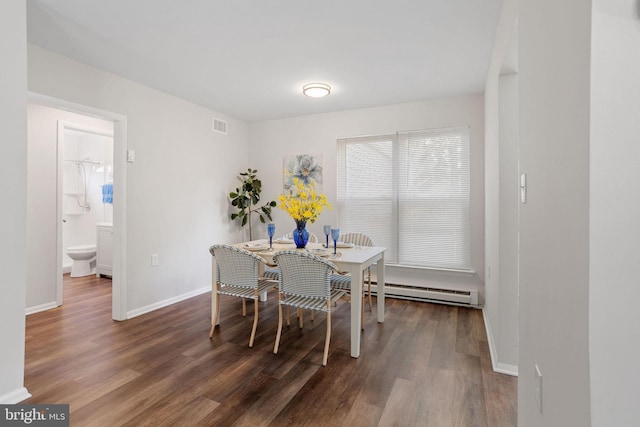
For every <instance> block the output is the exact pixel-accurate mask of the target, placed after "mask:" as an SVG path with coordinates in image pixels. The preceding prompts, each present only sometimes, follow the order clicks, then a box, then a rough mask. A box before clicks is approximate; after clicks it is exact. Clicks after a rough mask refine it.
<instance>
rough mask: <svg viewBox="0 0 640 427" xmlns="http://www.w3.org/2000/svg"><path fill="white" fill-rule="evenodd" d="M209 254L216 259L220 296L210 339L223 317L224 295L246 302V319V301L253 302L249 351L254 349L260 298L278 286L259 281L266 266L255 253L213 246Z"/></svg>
mask: <svg viewBox="0 0 640 427" xmlns="http://www.w3.org/2000/svg"><path fill="white" fill-rule="evenodd" d="M209 252H210V253H211V255H213V256H214V257H216V293H217V294H218V298H217V299H216V306H215V311H214V313H215V314H214V316H213V319H212V325H211V331H210V332H209V338H211V337H213V331H214V329H215V327H216V324H217V323H218V318H219V316H220V295H230V296H233V297H238V298H242V315H243V316H246V315H247V305H246V299H252V300H253V328H252V329H251V338H249V347H253V340H254V338H255V336H256V329H257V327H258V306H259V304H258V302H259V295H260V294H262V293H264V292H266V291H268V290H269V289H271V288H275V287H277V286H278V282H277V280H269V279H265V278H261V277H258V270H259V266H260V264H266V262H265V260H264V259H263V258H262V257H260V256H258V255H256V254H254V253H251V252H249V251H247V250H244V249H241V248H237V247H235V246H231V245H213V246H211V247H210V248H209Z"/></svg>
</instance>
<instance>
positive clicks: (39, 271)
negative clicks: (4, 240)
mask: <svg viewBox="0 0 640 427" xmlns="http://www.w3.org/2000/svg"><path fill="white" fill-rule="evenodd" d="M27 117H28V120H27V124H28V132H27V156H28V162H27V165H28V168H27V254H28V257H27V294H26V307H27V310H29V311H33V310H34V309H36V308H37V307H39V306H49V307H50V306H53V305H55V303H56V267H57V266H56V251H57V248H58V246H57V245H58V244H57V237H56V210H57V207H56V203H57V202H56V170H57V135H58V121H66V122H70V123H75V124H78V125H83V126H87V127H91V128H95V129H101V130H103V131H105V132H113V123H112V122H109V121H106V120H101V119H97V118H93V117H87V116H83V115H79V114H75V113H71V112H68V111H62V110H59V109H55V108H50V107H46V106H43V105H37V104H33V103H29V105H28V108H27ZM65 226H66V225H65Z"/></svg>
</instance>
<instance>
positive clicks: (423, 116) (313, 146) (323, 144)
mask: <svg viewBox="0 0 640 427" xmlns="http://www.w3.org/2000/svg"><path fill="white" fill-rule="evenodd" d="M318 101H319V102H322V100H321V99H320V100H318ZM483 117H484V116H483V96H482V95H481V94H475V95H468V96H460V97H451V98H443V99H434V100H428V101H423V102H415V103H408V104H400V105H390V106H384V107H377V108H367V109H359V110H350V111H341V112H335V113H327V114H317V115H309V116H303V117H294V118H289V119H283V120H271V121H265V122H260V123H253V124H251V125H250V140H251V151H250V154H249V164H250V166H251V167H252V168H254V169H257V170H258V175H259V177H261V178H262V181H263V197H264V198H273V199H275V198H276V197H277V196H278V195H279V194H280V193H281V192H282V187H283V158H284V157H285V156H287V155H295V154H321V155H322V160H323V171H324V173H323V181H324V184H323V190H324V193H325V194H326V195H327V198H328V199H329V201H330V202H332V201H335V200H336V176H337V172H336V139H338V138H343V137H354V136H363V135H380V134H388V133H393V132H396V131H402V130H417V129H430V128H439V127H451V126H465V125H469V126H470V154H471V263H472V266H473V268H474V269H475V270H476V273H477V277H480V278H481V277H483V276H484V255H483V249H484V121H483ZM274 212H275V216H274V220H275V223H276V227H277V231H276V234H277V235H281V234H284V233H286V232H289V231H291V230H293V228H294V222H293V220H291V218H289V217H288V216H287V215H286V213H284V212H283V211H281V210H280V209H278V208H276V209H275V210H274ZM363 214H364V213H363ZM336 218H337V217H336V209H334V210H331V211H326V212H323V214H322V217H321V218H320V219H319V220H318V221H317V222H316V223H314V224H311V225H308V226H307V228H308V229H310V231H312V232H314V233H315V234H316V235H318V236H323V232H322V225H323V224H336V223H337V219H336ZM261 234H262V236H263V237H265V236H266V226H264V225H263V226H258V227H257V228H256V231H254V238H256V236H258V237H259V236H260V235H261ZM407 273H408V272H407ZM387 274H388V276H389V278H391V277H392V276H394V275H401V274H402V271H401V270H398V271H396V272H394V271H393V269H388V272H387ZM418 276H419V277H412V278H411V280H412V281H414V280H416V279H417V280H424V281H425V282H426V283H428V282H429V281H431V282H433V281H437V282H438V283H441V284H442V285H443V286H448V287H455V286H456V285H457V284H459V283H462V282H466V283H467V284H473V285H474V286H477V285H478V282H479V283H480V284H481V283H482V281H481V280H480V279H478V278H477V277H469V276H460V277H459V276H455V278H454V279H451V277H452V276H453V275H446V274H445V275H442V273H432V272H428V271H424V270H421V271H420V274H419V275H418ZM389 280H392V279H388V281H389ZM452 281H453V282H455V283H453V284H452V283H451V282H452ZM480 287H481V286H480Z"/></svg>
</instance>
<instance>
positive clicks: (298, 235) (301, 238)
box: [291, 220, 309, 249]
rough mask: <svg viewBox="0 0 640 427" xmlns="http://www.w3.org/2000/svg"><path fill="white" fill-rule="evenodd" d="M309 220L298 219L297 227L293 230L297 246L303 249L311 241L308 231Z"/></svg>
mask: <svg viewBox="0 0 640 427" xmlns="http://www.w3.org/2000/svg"><path fill="white" fill-rule="evenodd" d="M306 227H307V221H300V220H296V228H295V229H294V230H293V233H291V234H292V237H293V241H294V243H295V244H296V248H298V249H303V248H305V247H306V246H307V242H309V232H308V231H307V228H306Z"/></svg>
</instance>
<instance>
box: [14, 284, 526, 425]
mask: <svg viewBox="0 0 640 427" xmlns="http://www.w3.org/2000/svg"><path fill="white" fill-rule="evenodd" d="M275 301H276V294H275V293H274V292H273V291H272V292H271V293H270V294H269V298H268V301H266V302H260V308H259V309H260V321H259V324H258V330H257V333H256V338H255V343H254V347H253V348H249V347H248V340H249V334H250V331H251V325H252V321H253V308H252V304H249V305H248V313H247V316H246V317H242V315H241V304H240V301H239V300H237V299H234V298H231V297H222V299H221V308H222V310H221V314H220V326H219V327H217V328H216V330H215V333H214V336H213V338H212V339H211V340H210V339H209V337H208V334H209V327H210V312H211V308H210V304H211V297H210V295H209V294H205V295H200V296H197V297H194V298H191V299H189V300H186V301H183V302H180V303H177V304H174V305H172V306H169V307H165V308H162V309H159V310H156V311H154V312H152V313H148V314H145V315H143V316H139V317H136V318H133V319H130V320H127V321H124V322H115V321H113V320H112V319H111V281H110V280H109V279H104V278H95V277H92V276H88V277H84V278H75V279H71V278H69V277H68V276H66V277H65V287H64V305H63V306H62V307H58V308H56V309H52V310H49V311H46V312H42V313H36V314H33V315H30V316H28V317H27V331H26V363H25V386H26V387H27V389H28V390H29V392H30V393H31V394H32V395H33V397H32V398H31V399H29V400H28V401H26V402H25V403H48V404H53V403H67V404H69V405H70V418H71V425H72V426H76V425H77V426H105V425H108V426H147V425H148V426H251V427H259V426H264V427H266V426H283V425H292V426H328V425H330V426H348V427H358V426H378V425H379V426H429V427H433V426H443V427H446V426H465V427H467V426H489V427H502V426H505V427H506V426H514V425H516V420H517V415H516V410H517V408H516V394H517V379H516V378H514V377H510V376H506V375H502V374H497V373H495V372H493V371H492V369H491V359H490V356H489V348H488V343H487V338H486V334H485V329H484V324H483V318H482V313H481V311H480V310H475V309H470V308H464V307H452V306H446V305H436V304H429V303H421V302H412V301H403V300H393V299H388V300H387V303H386V316H385V322H384V323H377V321H376V318H375V310H376V309H375V307H374V311H373V313H372V312H370V311H369V310H368V309H366V312H365V324H364V326H365V330H364V332H363V333H362V350H361V356H360V357H359V358H358V359H353V358H351V357H350V355H349V354H350V341H349V340H350V321H349V316H350V307H349V304H348V302H339V303H338V307H337V308H336V310H335V311H334V313H333V315H332V335H331V346H330V351H329V360H328V364H327V366H326V367H323V366H322V353H323V347H324V334H325V325H326V317H325V315H323V314H317V315H316V316H315V319H314V320H313V321H311V319H310V318H309V316H308V315H305V322H304V327H303V328H302V329H300V328H298V326H297V322H295V321H294V317H295V316H292V325H291V326H290V327H286V326H285V327H284V328H283V333H282V340H281V344H280V348H279V351H278V354H277V355H275V354H273V344H274V341H275V333H276V327H277V323H278V310H277V305H276V304H275ZM374 302H375V299H374Z"/></svg>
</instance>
